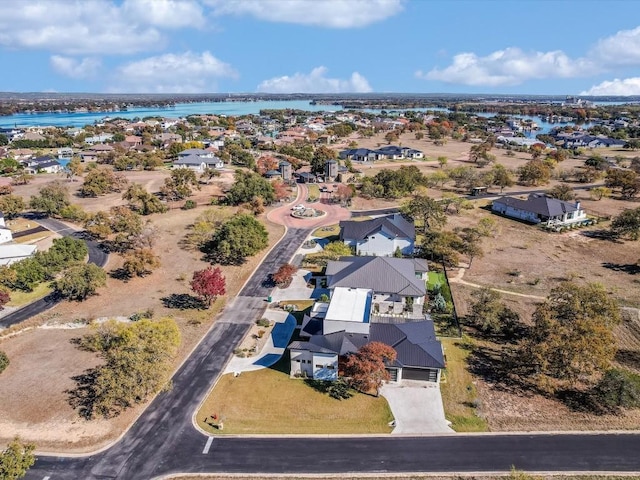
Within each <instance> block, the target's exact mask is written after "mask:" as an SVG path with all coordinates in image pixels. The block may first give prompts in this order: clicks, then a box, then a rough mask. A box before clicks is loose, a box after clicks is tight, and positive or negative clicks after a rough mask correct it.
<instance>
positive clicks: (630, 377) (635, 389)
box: [594, 368, 640, 408]
mask: <svg viewBox="0 0 640 480" xmlns="http://www.w3.org/2000/svg"><path fill="white" fill-rule="evenodd" d="M594 393H595V394H596V396H597V398H598V400H599V401H600V402H601V403H602V404H604V405H605V406H606V407H608V408H619V407H622V408H640V375H638V374H637V373H634V372H631V371H629V370H622V369H619V368H612V369H610V370H607V371H606V372H605V374H604V375H603V376H602V378H601V379H600V381H599V382H598V384H597V385H596V387H595V389H594Z"/></svg>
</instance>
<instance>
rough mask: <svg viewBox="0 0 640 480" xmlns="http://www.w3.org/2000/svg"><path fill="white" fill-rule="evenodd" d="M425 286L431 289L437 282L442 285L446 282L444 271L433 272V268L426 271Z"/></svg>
mask: <svg viewBox="0 0 640 480" xmlns="http://www.w3.org/2000/svg"><path fill="white" fill-rule="evenodd" d="M427 275H428V278H427V288H428V289H429V290H431V289H432V288H433V286H434V285H436V284H437V283H439V284H440V285H444V284H446V283H447V279H446V278H445V276H444V272H434V271H433V270H431V271H429V272H427Z"/></svg>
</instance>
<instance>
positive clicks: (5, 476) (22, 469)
mask: <svg viewBox="0 0 640 480" xmlns="http://www.w3.org/2000/svg"><path fill="white" fill-rule="evenodd" d="M35 449H36V446H35V445H34V444H32V443H24V442H22V441H21V440H20V439H19V438H18V437H15V438H14V439H13V440H12V441H11V443H9V445H8V446H7V448H5V449H4V450H3V451H2V453H0V478H1V479H2V480H17V479H19V478H23V477H24V476H25V475H26V474H27V471H28V470H29V468H31V467H32V466H33V464H34V463H36V457H35V455H34V454H33V451H34V450H35Z"/></svg>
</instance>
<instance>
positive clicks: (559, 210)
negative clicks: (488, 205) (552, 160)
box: [493, 193, 578, 217]
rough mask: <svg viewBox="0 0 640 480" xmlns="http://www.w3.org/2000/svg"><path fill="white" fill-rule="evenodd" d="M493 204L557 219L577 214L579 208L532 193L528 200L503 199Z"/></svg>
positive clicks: (569, 203) (572, 204)
mask: <svg viewBox="0 0 640 480" xmlns="http://www.w3.org/2000/svg"><path fill="white" fill-rule="evenodd" d="M493 203H502V204H504V205H507V206H509V207H512V208H516V209H518V210H523V211H525V212H531V213H535V214H537V215H541V216H544V217H557V216H562V215H564V214H565V213H571V212H576V211H577V210H578V207H577V206H576V204H575V203H572V202H565V201H564V200H558V199H557V198H551V197H547V196H545V195H540V194H537V193H532V194H530V195H529V198H527V199H526V200H521V199H519V198H516V197H503V198H500V199H498V200H494V201H493Z"/></svg>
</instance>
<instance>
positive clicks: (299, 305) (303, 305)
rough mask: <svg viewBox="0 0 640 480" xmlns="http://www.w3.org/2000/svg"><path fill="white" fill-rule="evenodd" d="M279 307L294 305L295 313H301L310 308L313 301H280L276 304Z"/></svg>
mask: <svg viewBox="0 0 640 480" xmlns="http://www.w3.org/2000/svg"><path fill="white" fill-rule="evenodd" d="M278 303H279V304H280V305H295V307H296V310H295V311H296V312H302V311H304V310H306V309H307V308H310V307H311V306H312V305H313V304H314V303H315V300H281V301H280V302H278Z"/></svg>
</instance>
